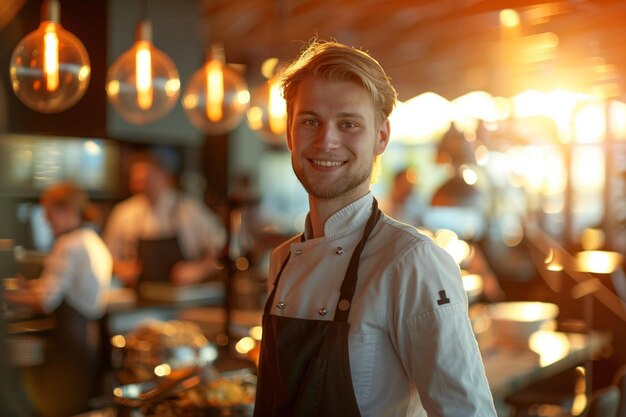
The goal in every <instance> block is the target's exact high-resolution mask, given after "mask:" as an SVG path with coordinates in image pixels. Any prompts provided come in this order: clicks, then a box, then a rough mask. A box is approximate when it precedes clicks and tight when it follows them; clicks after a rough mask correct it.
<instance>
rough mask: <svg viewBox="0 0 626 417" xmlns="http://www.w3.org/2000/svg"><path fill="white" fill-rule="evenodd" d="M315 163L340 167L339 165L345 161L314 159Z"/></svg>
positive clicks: (322, 165)
mask: <svg viewBox="0 0 626 417" xmlns="http://www.w3.org/2000/svg"><path fill="white" fill-rule="evenodd" d="M313 163H314V164H315V165H318V166H321V167H338V166H339V165H342V164H343V162H340V161H316V160H313Z"/></svg>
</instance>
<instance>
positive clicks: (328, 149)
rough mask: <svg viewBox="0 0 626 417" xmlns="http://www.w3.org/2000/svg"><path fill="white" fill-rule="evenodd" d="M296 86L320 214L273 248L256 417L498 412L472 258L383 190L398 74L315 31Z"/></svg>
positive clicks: (303, 162)
mask: <svg viewBox="0 0 626 417" xmlns="http://www.w3.org/2000/svg"><path fill="white" fill-rule="evenodd" d="M283 88H284V96H285V99H286V101H287V112H288V118H287V143H288V146H289V150H290V151H291V161H292V166H293V169H294V172H295V173H296V176H297V177H298V179H299V180H300V182H301V183H302V185H303V186H304V188H305V189H306V191H307V193H308V198H309V213H308V216H307V219H306V222H305V231H304V233H303V234H301V235H299V236H296V237H294V238H292V239H290V240H289V241H287V242H285V243H284V244H282V245H281V246H279V247H277V248H276V249H275V250H274V252H273V253H272V257H271V262H270V270H269V274H268V291H269V293H270V294H269V297H268V300H267V303H266V305H265V310H264V315H263V338H262V342H261V351H260V358H259V371H258V383H257V395H256V402H255V408H254V415H255V416H263V417H269V416H318V415H319V416H331V415H332V416H368V417H400V416H402V417H405V416H411V417H425V416H426V415H428V416H429V417H495V416H496V412H495V408H494V404H493V399H492V396H491V392H490V390H489V386H488V384H487V379H486V376H485V371H484V368H483V364H482V360H481V357H480V352H479V350H478V344H477V342H476V339H475V336H474V333H473V330H472V327H471V324H470V320H469V317H468V300H467V296H466V294H465V290H464V289H463V285H462V280H461V277H460V271H459V267H458V266H457V264H456V263H455V262H454V260H453V259H452V257H451V256H450V255H448V254H447V253H446V252H445V251H444V250H443V249H442V248H440V247H438V246H437V244H436V243H435V242H434V241H433V240H431V239H430V238H428V237H426V236H425V235H422V234H420V233H419V232H418V231H417V229H416V228H415V227H413V226H408V225H406V224H404V223H400V222H398V221H396V220H394V219H392V218H391V217H388V216H386V215H385V214H383V213H382V212H381V211H380V210H379V209H378V205H377V202H376V199H375V198H374V197H373V195H372V193H371V191H370V179H371V171H372V166H373V164H374V160H375V158H377V157H378V156H379V155H381V154H382V153H383V152H384V151H385V149H386V147H387V144H388V141H389V135H390V124H389V119H388V117H389V114H390V113H391V111H392V109H393V107H394V105H395V101H396V92H395V90H394V88H393V87H392V85H391V84H390V82H389V79H388V78H387V76H386V74H385V72H384V70H383V69H382V67H381V66H380V65H379V64H378V62H376V61H375V60H374V59H373V58H372V57H370V56H369V55H368V54H366V53H365V52H363V51H360V50H357V49H354V48H351V47H348V46H346V45H343V44H339V43H336V42H317V41H313V42H312V43H311V44H309V46H308V48H307V49H306V50H305V51H304V52H303V53H302V55H301V56H300V58H299V59H298V60H297V61H295V62H294V63H292V64H291V65H290V66H289V67H287V68H286V69H285V71H284V72H283Z"/></svg>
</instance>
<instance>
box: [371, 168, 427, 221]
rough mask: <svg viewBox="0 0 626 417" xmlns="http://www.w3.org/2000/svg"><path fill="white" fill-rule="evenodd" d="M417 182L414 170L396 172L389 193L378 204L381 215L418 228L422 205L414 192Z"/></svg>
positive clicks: (422, 209)
mask: <svg viewBox="0 0 626 417" xmlns="http://www.w3.org/2000/svg"><path fill="white" fill-rule="evenodd" d="M417 181H418V173H417V170H416V169H415V168H411V167H405V168H402V169H400V170H398V171H396V173H395V174H394V175H393V178H392V182H391V187H390V188H389V192H388V193H387V195H386V197H385V198H384V199H383V200H381V202H380V209H381V210H382V211H383V213H385V214H387V215H389V216H391V217H393V218H394V219H396V220H398V221H400V222H402V223H406V224H410V225H411V226H420V225H421V222H422V214H423V212H424V205H423V204H422V203H421V201H420V199H419V196H418V195H417V193H416V192H415V185H416V184H417Z"/></svg>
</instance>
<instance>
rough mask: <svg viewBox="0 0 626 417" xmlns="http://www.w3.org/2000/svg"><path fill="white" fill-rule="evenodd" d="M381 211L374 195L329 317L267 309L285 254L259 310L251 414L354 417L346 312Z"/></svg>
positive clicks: (261, 416)
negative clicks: (260, 332) (260, 320)
mask: <svg viewBox="0 0 626 417" xmlns="http://www.w3.org/2000/svg"><path fill="white" fill-rule="evenodd" d="M380 216H381V212H380V210H378V203H377V201H376V199H374V202H373V204H372V214H371V216H370V218H369V220H368V222H367V225H366V226H365V230H364V232H363V237H362V238H361V241H360V242H359V243H358V245H357V247H356V248H355V250H354V253H353V254H352V258H350V263H349V265H348V269H347V271H346V274H345V276H344V279H343V282H342V284H341V290H340V296H339V301H338V302H337V307H336V309H335V317H334V319H333V321H323V320H308V319H298V318H292V317H281V316H276V315H273V314H270V310H271V307H272V305H273V303H274V297H275V294H276V288H277V286H278V280H279V279H280V276H281V274H282V272H283V269H284V268H285V265H286V264H287V261H288V260H289V256H287V259H285V261H284V263H283V265H282V267H281V270H280V272H279V273H278V276H277V278H276V280H275V282H274V287H273V289H272V293H271V294H270V296H269V297H268V300H267V303H266V305H265V311H264V314H263V339H262V341H261V356H260V358H259V378H258V385H257V395H256V402H255V408H254V416H255V417H269V416H277V417H288V416H294V417H295V416H297V417H308V416H311V417H313V416H315V417H319V416H324V417H335V416H336V417H360V415H361V414H360V412H359V408H358V405H357V401H356V396H355V394H354V389H353V386H352V376H351V373H350V355H349V349H348V341H349V330H350V324H349V323H348V316H349V313H350V307H351V303H352V297H353V295H354V290H355V288H356V284H357V280H358V274H357V272H358V266H359V259H360V257H361V252H362V251H363V247H364V246H365V242H366V241H367V239H368V237H369V235H370V233H371V231H372V229H373V228H374V226H375V225H376V222H377V221H378V219H379V218H380Z"/></svg>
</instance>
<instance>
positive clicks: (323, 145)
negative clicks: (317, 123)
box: [315, 125, 340, 149]
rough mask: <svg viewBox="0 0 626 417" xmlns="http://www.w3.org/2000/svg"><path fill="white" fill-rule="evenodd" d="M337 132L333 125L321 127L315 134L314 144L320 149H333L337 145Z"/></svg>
mask: <svg viewBox="0 0 626 417" xmlns="http://www.w3.org/2000/svg"><path fill="white" fill-rule="evenodd" d="M338 133H339V132H337V129H335V128H333V126H330V125H327V126H324V127H322V128H321V129H320V130H319V132H318V135H317V140H316V142H315V143H316V145H317V147H318V148H320V149H335V148H337V147H338V146H339V142H340V141H339V134H338Z"/></svg>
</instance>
